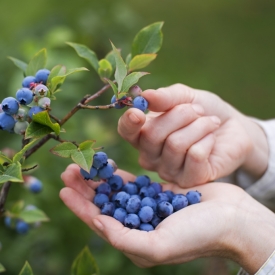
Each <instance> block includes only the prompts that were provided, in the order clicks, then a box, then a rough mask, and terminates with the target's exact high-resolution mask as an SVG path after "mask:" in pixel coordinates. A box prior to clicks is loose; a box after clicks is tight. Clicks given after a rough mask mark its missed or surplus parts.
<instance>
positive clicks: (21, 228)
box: [15, 220, 29, 234]
mask: <svg viewBox="0 0 275 275" xmlns="http://www.w3.org/2000/svg"><path fill="white" fill-rule="evenodd" d="M15 229H16V231H17V233H19V234H26V233H28V231H29V225H28V224H27V223H26V222H24V221H21V220H19V221H17V223H16V226H15Z"/></svg>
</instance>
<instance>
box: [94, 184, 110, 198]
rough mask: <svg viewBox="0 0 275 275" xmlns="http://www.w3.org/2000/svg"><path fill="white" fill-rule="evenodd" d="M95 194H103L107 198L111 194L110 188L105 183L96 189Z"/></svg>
mask: <svg viewBox="0 0 275 275" xmlns="http://www.w3.org/2000/svg"><path fill="white" fill-rule="evenodd" d="M95 191H96V193H97V194H105V195H107V196H109V195H110V194H111V186H110V185H109V184H108V183H107V182H103V183H101V184H100V185H99V186H98V187H97V188H96V189H95Z"/></svg>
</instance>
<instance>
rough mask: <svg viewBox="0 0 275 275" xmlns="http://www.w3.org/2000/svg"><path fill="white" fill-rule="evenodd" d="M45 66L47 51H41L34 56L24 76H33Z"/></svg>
mask: <svg viewBox="0 0 275 275" xmlns="http://www.w3.org/2000/svg"><path fill="white" fill-rule="evenodd" d="M46 64H47V50H46V49H42V50H40V51H39V52H38V53H36V54H35V55H34V57H33V58H32V59H31V61H30V63H29V64H28V67H27V68H26V75H33V76H34V75H35V74H36V72H37V71H38V70H40V69H44V68H45V67H46Z"/></svg>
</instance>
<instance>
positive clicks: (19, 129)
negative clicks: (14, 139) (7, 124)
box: [13, 121, 29, 135]
mask: <svg viewBox="0 0 275 275" xmlns="http://www.w3.org/2000/svg"><path fill="white" fill-rule="evenodd" d="M28 126H29V122H27V121H17V122H16V123H15V125H14V129H13V130H14V133H16V134H18V135H24V134H25V131H26V129H27V128H28Z"/></svg>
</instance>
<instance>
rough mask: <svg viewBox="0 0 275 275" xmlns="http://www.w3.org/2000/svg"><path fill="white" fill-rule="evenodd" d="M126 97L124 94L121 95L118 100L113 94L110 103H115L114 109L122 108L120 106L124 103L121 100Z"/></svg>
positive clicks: (123, 105)
mask: <svg viewBox="0 0 275 275" xmlns="http://www.w3.org/2000/svg"><path fill="white" fill-rule="evenodd" d="M125 98H126V97H125V96H124V97H122V98H121V99H119V100H117V99H116V96H115V95H113V97H112V98H111V103H112V104H113V103H115V102H116V104H115V108H116V109H122V108H124V107H125V106H126V105H125V104H123V102H121V101H122V100H123V99H125Z"/></svg>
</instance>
